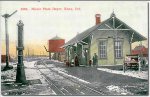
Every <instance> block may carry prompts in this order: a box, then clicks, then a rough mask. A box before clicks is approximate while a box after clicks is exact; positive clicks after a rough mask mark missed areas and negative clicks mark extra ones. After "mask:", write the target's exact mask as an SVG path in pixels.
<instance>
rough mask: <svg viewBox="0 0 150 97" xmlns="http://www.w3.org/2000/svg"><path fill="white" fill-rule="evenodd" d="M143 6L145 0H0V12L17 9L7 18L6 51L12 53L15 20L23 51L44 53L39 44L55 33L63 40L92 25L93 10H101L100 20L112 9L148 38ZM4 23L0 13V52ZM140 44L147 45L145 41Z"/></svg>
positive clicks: (145, 9) (2, 43)
mask: <svg viewBox="0 0 150 97" xmlns="http://www.w3.org/2000/svg"><path fill="white" fill-rule="evenodd" d="M25 9H27V10H25ZM35 9H36V10H35ZM45 9H51V10H45ZM71 9H72V10H71ZM147 9H148V7H147V1H40V2H39V1H0V14H1V15H3V14H5V13H9V14H11V13H12V12H14V11H15V10H17V13H15V14H14V15H13V16H11V17H10V18H9V19H8V32H9V40H10V55H14V56H15V54H16V41H17V23H18V21H19V20H22V21H23V23H24V44H25V51H24V53H25V54H26V53H27V49H29V50H30V51H31V52H30V53H32V54H33V53H34V54H48V53H46V51H45V49H44V47H43V46H44V45H45V46H46V47H48V45H47V41H48V40H49V39H51V38H53V37H55V36H56V35H57V36H59V37H62V38H64V39H65V41H66V42H67V41H68V40H70V39H71V38H73V37H74V36H75V35H76V34H77V33H81V32H83V31H84V30H86V29H88V28H90V27H92V26H94V25H95V14H101V21H104V20H106V19H108V18H109V17H110V15H111V13H112V12H113V11H114V13H115V14H116V17H117V18H119V19H120V20H122V21H123V22H125V23H126V24H128V25H129V26H130V27H132V28H133V29H135V30H136V31H137V32H139V33H140V34H142V35H143V36H145V37H146V38H148V11H147ZM4 24H5V21H4V18H2V17H0V38H1V45H2V54H5V25H4ZM143 44H144V45H145V46H146V47H147V46H148V43H147V41H146V42H143ZM136 45H138V44H137V43H136V44H133V46H136Z"/></svg>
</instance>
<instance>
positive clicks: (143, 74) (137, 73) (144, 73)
mask: <svg viewBox="0 0 150 97" xmlns="http://www.w3.org/2000/svg"><path fill="white" fill-rule="evenodd" d="M97 70H101V71H106V72H109V73H115V74H121V75H126V76H131V77H135V78H140V79H146V80H148V71H131V70H127V71H125V72H123V71H118V70H111V69H107V68H97Z"/></svg>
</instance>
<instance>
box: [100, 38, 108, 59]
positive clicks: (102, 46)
mask: <svg viewBox="0 0 150 97" xmlns="http://www.w3.org/2000/svg"><path fill="white" fill-rule="evenodd" d="M99 56H100V58H107V41H106V40H100V42H99Z"/></svg>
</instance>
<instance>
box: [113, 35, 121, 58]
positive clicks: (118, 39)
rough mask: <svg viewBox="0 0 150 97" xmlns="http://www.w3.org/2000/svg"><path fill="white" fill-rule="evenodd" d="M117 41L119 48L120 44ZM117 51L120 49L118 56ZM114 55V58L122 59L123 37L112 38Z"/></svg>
mask: <svg viewBox="0 0 150 97" xmlns="http://www.w3.org/2000/svg"><path fill="white" fill-rule="evenodd" d="M116 42H117V52H116ZM119 43H120V46H121V48H120V46H118V45H119ZM119 51H121V52H120V55H121V56H119V54H118V52H119ZM116 53H117V54H116ZM114 57H115V58H116V59H122V58H123V39H122V38H117V39H114Z"/></svg>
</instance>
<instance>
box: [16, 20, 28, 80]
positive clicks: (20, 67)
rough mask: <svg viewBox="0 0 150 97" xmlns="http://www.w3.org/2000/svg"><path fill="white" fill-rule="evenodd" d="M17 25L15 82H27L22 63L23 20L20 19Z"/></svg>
mask: <svg viewBox="0 0 150 97" xmlns="http://www.w3.org/2000/svg"><path fill="white" fill-rule="evenodd" d="M17 26H18V46H17V50H18V64H17V74H16V82H17V83H27V81H26V76H25V70H24V64H23V50H24V43H23V39H24V38H23V36H24V35H23V26H24V24H23V22H22V21H21V20H20V21H19V23H18V24H17Z"/></svg>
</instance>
